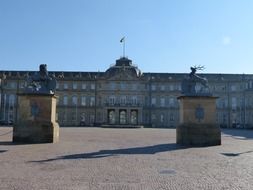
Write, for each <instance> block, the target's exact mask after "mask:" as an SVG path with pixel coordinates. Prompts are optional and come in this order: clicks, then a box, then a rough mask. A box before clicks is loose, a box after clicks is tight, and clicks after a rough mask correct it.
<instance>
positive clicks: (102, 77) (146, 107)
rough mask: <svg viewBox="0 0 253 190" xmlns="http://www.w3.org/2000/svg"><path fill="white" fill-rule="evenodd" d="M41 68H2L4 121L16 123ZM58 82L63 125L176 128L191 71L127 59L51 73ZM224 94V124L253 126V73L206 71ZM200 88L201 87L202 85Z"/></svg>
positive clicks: (220, 111) (220, 105)
mask: <svg viewBox="0 0 253 190" xmlns="http://www.w3.org/2000/svg"><path fill="white" fill-rule="evenodd" d="M34 72H35V71H31V72H26V71H0V82H1V96H0V97H1V101H0V102H1V122H3V123H7V124H8V123H12V122H13V121H15V112H16V106H17V98H16V94H17V93H20V92H22V89H23V88H24V86H25V79H26V77H27V76H28V75H32V74H33V73H34ZM49 75H53V76H55V77H56V79H57V81H58V83H57V87H56V91H57V92H56V95H57V96H58V97H59V98H58V103H57V114H58V123H59V124H60V126H101V125H102V126H112V127H113V126H115V127H119V126H120V127H132V126H149V127H176V126H177V125H178V123H179V103H178V100H177V97H178V96H180V95H181V82H182V80H183V79H184V78H185V77H187V76H188V75H189V74H188V73H151V72H150V73H142V72H141V70H140V69H139V68H138V67H137V66H136V65H134V64H133V63H132V60H130V59H128V58H127V57H121V58H120V59H118V60H116V63H115V64H114V65H112V66H110V67H109V68H108V69H107V70H106V71H105V72H61V71H55V72H49ZM200 76H203V77H205V78H207V79H208V82H209V86H210V90H211V92H213V94H214V95H215V96H218V97H219V99H217V102H216V106H217V122H218V123H219V124H220V126H221V127H240V128H253V85H252V84H253V75H251V74H200ZM197 87H198V86H197Z"/></svg>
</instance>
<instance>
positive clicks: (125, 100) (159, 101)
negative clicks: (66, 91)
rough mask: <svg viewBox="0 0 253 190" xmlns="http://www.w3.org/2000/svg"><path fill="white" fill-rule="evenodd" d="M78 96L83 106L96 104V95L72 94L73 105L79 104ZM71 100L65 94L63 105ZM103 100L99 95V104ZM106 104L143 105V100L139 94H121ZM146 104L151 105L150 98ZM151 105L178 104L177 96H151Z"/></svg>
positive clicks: (111, 98) (108, 100) (110, 98)
mask: <svg viewBox="0 0 253 190" xmlns="http://www.w3.org/2000/svg"><path fill="white" fill-rule="evenodd" d="M78 98H79V99H80V105H81V106H94V105H95V97H94V96H91V97H87V96H82V97H78V96H72V99H71V104H72V105H78V104H79V103H78ZM68 101H69V97H68V96H67V95H65V96H63V100H62V102H60V103H62V104H63V105H68V104H69V103H68ZM101 102H102V98H101V97H99V98H98V104H99V105H101ZM105 103H106V104H109V105H117V104H120V105H128V104H130V105H139V104H140V105H143V101H142V99H141V98H139V97H137V96H131V97H129V96H121V97H116V96H109V97H108V98H107V99H106V100H105ZM145 105H149V102H148V98H147V97H145ZM151 105H152V106H162V107H165V106H166V105H168V106H175V105H177V100H176V98H175V97H170V98H165V97H162V98H158V97H152V98H151Z"/></svg>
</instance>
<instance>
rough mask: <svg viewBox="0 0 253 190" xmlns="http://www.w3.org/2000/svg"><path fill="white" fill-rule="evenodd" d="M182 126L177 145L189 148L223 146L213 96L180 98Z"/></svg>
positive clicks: (180, 126) (180, 125)
mask: <svg viewBox="0 0 253 190" xmlns="http://www.w3.org/2000/svg"><path fill="white" fill-rule="evenodd" d="M178 99H179V102H180V110H179V111H180V124H179V126H177V144H181V145H188V146H214V145H221V130H220V127H219V125H217V122H216V99H217V97H213V96H180V97H178Z"/></svg>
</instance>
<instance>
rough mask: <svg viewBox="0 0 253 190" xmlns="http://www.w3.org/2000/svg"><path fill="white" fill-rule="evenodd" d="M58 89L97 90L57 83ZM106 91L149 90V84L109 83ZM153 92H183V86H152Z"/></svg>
mask: <svg viewBox="0 0 253 190" xmlns="http://www.w3.org/2000/svg"><path fill="white" fill-rule="evenodd" d="M56 88H57V89H65V90H67V89H73V90H79V89H82V90H89V89H90V90H95V84H94V83H91V84H86V83H80V84H79V83H72V84H71V83H63V84H61V83H57V86H56ZM98 88H99V89H100V88H102V84H101V83H98ZM104 89H109V90H117V89H118V90H139V89H143V90H144V89H145V90H148V89H149V85H148V84H145V85H144V84H136V83H132V84H130V83H126V82H109V83H108V84H105V85H104ZM151 90H152V91H156V90H161V91H165V90H169V91H174V90H181V86H180V85H178V84H169V85H155V84H152V85H151Z"/></svg>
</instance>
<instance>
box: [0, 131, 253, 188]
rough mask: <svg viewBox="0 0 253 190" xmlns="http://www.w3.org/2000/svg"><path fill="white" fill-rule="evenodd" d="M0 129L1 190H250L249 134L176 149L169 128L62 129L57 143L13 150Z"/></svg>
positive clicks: (252, 145) (252, 146)
mask: <svg viewBox="0 0 253 190" xmlns="http://www.w3.org/2000/svg"><path fill="white" fill-rule="evenodd" d="M11 141H12V128H10V127H1V128H0V163H1V166H0V189H1V190H14V189H15V190H28V189H33V190H37V189H38V190H64V189H65V190H79V189H80V190H86V189H87V190H99V189H106V190H166V189H168V190H170V189H171V190H176V189H179V190H181V189H182V190H196V189H201V190H202V189H208V190H209V189H210V190H212V189H215V190H216V189H217V190H221V189H223V190H225V189H228V190H239V189H242V190H251V189H253V131H251V130H233V129H223V130H222V145H221V146H212V147H195V148H190V147H184V146H179V145H176V144H175V142H176V130H175V129H149V128H143V129H104V128H61V129H60V142H59V143H55V144H13V143H12V142H11Z"/></svg>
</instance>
